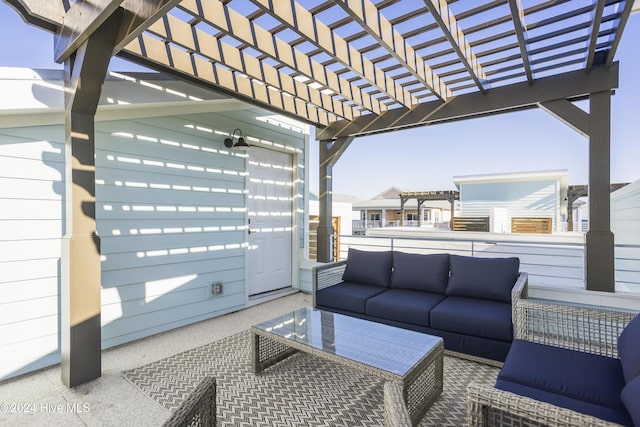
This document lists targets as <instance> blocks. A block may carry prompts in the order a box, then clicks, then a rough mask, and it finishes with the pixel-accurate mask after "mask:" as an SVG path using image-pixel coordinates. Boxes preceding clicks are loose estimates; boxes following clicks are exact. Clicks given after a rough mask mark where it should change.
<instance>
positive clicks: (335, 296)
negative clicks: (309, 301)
mask: <svg viewBox="0 0 640 427" xmlns="http://www.w3.org/2000/svg"><path fill="white" fill-rule="evenodd" d="M387 289H388V288H385V287H383V286H372V285H365V284H363V283H350V282H342V283H338V284H337V285H334V286H330V287H328V288H325V289H321V290H319V291H318V292H316V305H319V306H324V307H333V308H336V309H339V310H347V311H353V312H354V313H362V314H364V312H365V304H366V302H367V300H368V299H369V298H371V297H374V296H376V295H378V294H379V293H380V292H384V291H385V290H387Z"/></svg>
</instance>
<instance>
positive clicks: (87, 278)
mask: <svg viewBox="0 0 640 427" xmlns="http://www.w3.org/2000/svg"><path fill="white" fill-rule="evenodd" d="M121 18H122V14H121V13H115V14H114V15H113V16H111V17H110V18H109V19H108V20H107V21H105V22H104V23H103V24H102V25H101V26H100V27H99V28H98V29H97V30H96V31H95V32H94V33H93V34H91V36H90V37H89V38H88V39H87V40H86V41H85V42H84V43H83V44H82V45H81V46H80V47H79V48H78V49H77V50H76V51H75V52H74V53H73V54H71V56H69V57H68V59H66V60H65V182H66V188H65V214H66V227H65V235H64V237H63V239H62V257H61V263H62V271H61V273H62V274H61V282H62V286H61V288H62V289H61V296H60V298H61V304H60V305H61V341H62V348H61V358H62V361H61V367H62V368H61V372H62V381H63V383H64V384H65V385H67V386H69V387H74V386H76V385H79V384H82V383H85V382H87V381H91V380H93V379H96V378H98V377H100V375H101V325H100V312H101V307H100V273H101V270H100V238H99V237H98V235H97V232H96V199H95V132H94V125H95V121H94V120H95V114H96V110H97V107H98V101H99V98H100V92H101V91H102V85H103V83H104V79H105V76H106V72H107V67H108V65H109V61H110V59H111V56H112V53H113V49H114V45H115V40H116V35H117V32H118V29H119V27H120V20H121Z"/></svg>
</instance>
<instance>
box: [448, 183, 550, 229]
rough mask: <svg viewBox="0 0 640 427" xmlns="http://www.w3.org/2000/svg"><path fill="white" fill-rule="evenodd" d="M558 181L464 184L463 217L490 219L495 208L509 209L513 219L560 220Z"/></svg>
mask: <svg viewBox="0 0 640 427" xmlns="http://www.w3.org/2000/svg"><path fill="white" fill-rule="evenodd" d="M558 185H559V184H558V182H557V181H555V180H539V181H519V182H491V183H477V184H475V183H474V184H461V186H460V207H461V215H462V216H471V217H474V216H490V215H491V209H492V208H502V209H506V210H507V212H508V215H509V217H510V218H518V217H534V218H540V217H550V218H552V219H553V227H554V228H556V227H557V224H558V221H559V220H560V217H559V215H560V208H559V203H560V196H559V191H560V190H559V188H558Z"/></svg>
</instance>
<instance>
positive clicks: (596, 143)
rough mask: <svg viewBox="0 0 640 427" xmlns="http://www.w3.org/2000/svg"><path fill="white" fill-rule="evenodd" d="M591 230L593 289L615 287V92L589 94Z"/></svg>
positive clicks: (588, 248) (589, 277) (588, 271)
mask: <svg viewBox="0 0 640 427" xmlns="http://www.w3.org/2000/svg"><path fill="white" fill-rule="evenodd" d="M589 101H590V107H589V110H590V113H589V115H590V121H589V127H590V135H589V231H588V232H587V234H586V239H585V280H586V288H587V290H590V291H605V292H614V291H615V267H614V238H613V233H612V232H611V195H610V192H611V182H610V181H611V173H610V172H611V92H610V91H604V92H597V93H592V94H591V95H590V96H589Z"/></svg>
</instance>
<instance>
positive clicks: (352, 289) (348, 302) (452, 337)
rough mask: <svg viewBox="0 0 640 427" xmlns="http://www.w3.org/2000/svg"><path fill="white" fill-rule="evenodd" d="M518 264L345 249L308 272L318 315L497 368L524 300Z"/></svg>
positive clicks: (509, 260)
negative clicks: (358, 321) (421, 336)
mask: <svg viewBox="0 0 640 427" xmlns="http://www.w3.org/2000/svg"><path fill="white" fill-rule="evenodd" d="M519 267H520V260H519V259H518V258H477V257H470V256H461V255H453V254H451V255H450V254H448V253H440V254H411V253H405V252H401V251H363V250H358V249H354V248H350V249H349V253H348V256H347V259H346V260H345V261H340V262H335V263H328V264H324V265H320V266H317V267H315V268H314V272H313V297H314V301H313V304H314V307H315V308H317V309H321V310H325V311H332V312H336V313H342V314H346V315H350V316H354V317H359V318H363V319H368V320H373V321H376V322H381V323H385V324H389V325H393V326H398V327H402V328H407V329H412V330H415V331H418V332H424V333H428V334H432V335H437V336H440V337H442V338H443V339H444V346H445V349H446V350H447V351H449V352H455V353H460V354H461V355H465V356H467V357H471V358H480V359H482V360H483V361H485V362H489V363H491V362H493V363H494V364H497V365H501V362H502V361H504V358H505V357H506V355H507V352H508V351H509V348H510V347H511V342H512V340H513V323H512V318H513V307H515V302H516V301H517V300H519V299H520V298H523V297H526V292H527V273H522V272H520V271H519Z"/></svg>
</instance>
